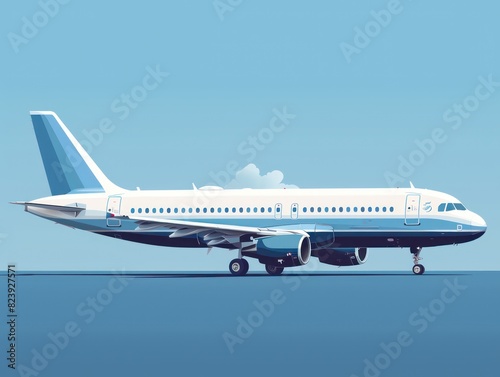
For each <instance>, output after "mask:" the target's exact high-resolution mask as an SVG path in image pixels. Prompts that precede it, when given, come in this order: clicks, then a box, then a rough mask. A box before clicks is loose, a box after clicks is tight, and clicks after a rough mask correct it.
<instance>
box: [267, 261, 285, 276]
mask: <svg viewBox="0 0 500 377" xmlns="http://www.w3.org/2000/svg"><path fill="white" fill-rule="evenodd" d="M283 270H284V268H283V267H278V266H271V265H269V264H266V271H267V273H268V274H269V275H273V276H276V275H281V273H282V272H283Z"/></svg>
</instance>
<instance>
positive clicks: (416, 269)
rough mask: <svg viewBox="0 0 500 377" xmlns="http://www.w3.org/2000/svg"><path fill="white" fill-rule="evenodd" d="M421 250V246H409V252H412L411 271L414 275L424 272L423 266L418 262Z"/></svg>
mask: <svg viewBox="0 0 500 377" xmlns="http://www.w3.org/2000/svg"><path fill="white" fill-rule="evenodd" d="M421 251H422V248H421V247H411V248H410V253H412V254H413V268H412V270H413V273H414V274H415V275H422V274H423V273H424V272H425V267H424V266H423V265H422V264H420V263H418V262H419V261H421V260H422V258H420V252H421Z"/></svg>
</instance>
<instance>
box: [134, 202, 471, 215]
mask: <svg viewBox="0 0 500 377" xmlns="http://www.w3.org/2000/svg"><path fill="white" fill-rule="evenodd" d="M450 204H451V203H450ZM441 205H444V206H446V205H447V203H443V204H441ZM455 206H457V204H455ZM331 208H332V210H331V212H332V213H335V212H337V207H331ZM440 208H441V206H440ZM449 208H450V207H449ZM464 208H465V207H464ZM358 209H359V211H360V212H362V213H364V212H365V211H367V212H370V213H373V212H377V213H379V212H380V210H382V212H384V213H386V212H387V208H386V207H382V208H380V207H375V208H374V209H373V208H372V207H368V208H365V207H361V208H358V207H352V211H353V212H355V213H358ZM457 209H458V208H457ZM276 210H277V212H280V210H281V209H280V208H277V209H276ZM446 210H447V211H451V210H455V207H453V209H446ZM464 210H465V209H464ZM143 211H144V212H145V213H148V214H149V213H150V212H151V213H153V214H156V213H160V214H162V213H164V212H166V213H167V214H170V213H171V212H173V213H175V214H178V213H179V212H180V213H183V214H185V213H186V212H187V213H190V214H192V213H193V212H196V213H200V212H203V213H208V212H210V213H212V214H213V213H215V212H217V213H219V214H223V212H224V213H226V214H229V212H230V211H229V208H228V207H226V208H225V209H224V211H223V210H222V208H221V207H210V208H205V207H204V208H201V209H200V208H196V209H193V208H192V207H189V208H185V207H181V208H178V207H173V208H171V207H166V209H164V208H163V207H159V208H157V207H152V208H150V207H145V208H144V209H143V208H142V207H138V208H137V212H138V213H142V212H143ZM245 211H246V213H248V214H255V213H258V211H259V209H258V208H257V207H254V208H253V210H252V208H251V207H246V210H245V208H243V207H240V208H239V213H241V214H245ZM343 211H344V208H343V207H339V212H343ZM345 211H346V212H349V213H350V212H351V207H350V206H348V207H346V208H345ZM394 211H395V209H394V207H393V206H391V207H389V212H394ZM443 211H444V210H441V209H439V212H443ZM236 212H237V209H236V207H233V208H232V213H236ZM260 212H261V213H265V212H266V210H265V208H264V207H261V209H260ZM267 212H268V213H271V212H272V208H271V207H269V208H268V209H267ZM292 212H294V213H295V212H297V208H296V207H294V208H293V209H292ZM308 212H309V213H315V212H317V213H322V212H324V213H325V214H326V213H329V212H330V207H317V208H315V207H313V206H311V207H310V209H308V208H307V207H304V208H303V209H302V213H308ZM130 213H131V214H134V213H136V208H135V207H131V208H130Z"/></svg>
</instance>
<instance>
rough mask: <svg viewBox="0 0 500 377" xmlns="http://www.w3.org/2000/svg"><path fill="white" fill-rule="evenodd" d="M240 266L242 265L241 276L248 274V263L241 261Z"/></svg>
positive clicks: (244, 260)
mask: <svg viewBox="0 0 500 377" xmlns="http://www.w3.org/2000/svg"><path fill="white" fill-rule="evenodd" d="M241 264H242V267H243V273H242V275H246V274H247V272H248V269H249V268H250V266H249V264H248V261H247V260H246V259H243V258H242V259H241Z"/></svg>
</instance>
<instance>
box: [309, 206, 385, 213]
mask: <svg viewBox="0 0 500 377" xmlns="http://www.w3.org/2000/svg"><path fill="white" fill-rule="evenodd" d="M337 210H338V211H339V212H344V207H338V209H337V208H336V207H332V212H337ZM380 210H382V212H387V207H382V208H380V207H375V208H373V207H360V208H358V207H352V211H353V212H358V211H360V212H373V211H375V212H380ZM308 211H309V212H315V211H316V212H318V213H320V212H322V211H325V212H329V211H330V208H329V207H325V208H322V207H317V208H315V207H311V208H309V209H308V208H307V207H304V208H302V212H304V213H306V212H308ZM345 211H346V212H351V207H345ZM389 212H394V207H389Z"/></svg>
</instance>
